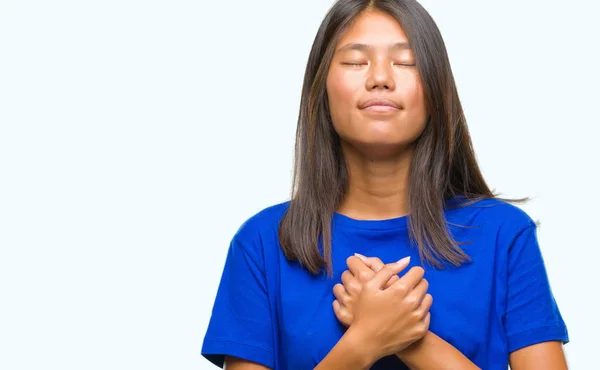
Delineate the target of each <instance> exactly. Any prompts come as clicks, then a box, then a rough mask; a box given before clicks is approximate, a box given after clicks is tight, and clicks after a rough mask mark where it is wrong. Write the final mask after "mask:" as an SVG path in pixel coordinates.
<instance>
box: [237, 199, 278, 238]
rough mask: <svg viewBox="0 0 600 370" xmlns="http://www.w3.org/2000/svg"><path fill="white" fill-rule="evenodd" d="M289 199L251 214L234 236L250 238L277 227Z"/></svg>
mask: <svg viewBox="0 0 600 370" xmlns="http://www.w3.org/2000/svg"><path fill="white" fill-rule="evenodd" d="M289 204H290V201H285V202H282V203H277V204H272V205H269V206H267V207H264V208H262V209H260V210H259V211H258V212H255V213H254V214H251V215H250V216H249V217H248V218H247V219H246V220H245V221H244V222H243V223H242V224H241V225H240V227H239V228H238V230H237V232H236V233H235V236H236V237H240V238H252V237H255V236H257V235H259V234H263V233H265V232H270V231H272V230H273V229H277V228H278V227H279V223H280V222H281V219H282V218H283V215H284V214H285V212H286V211H287V209H288V208H289Z"/></svg>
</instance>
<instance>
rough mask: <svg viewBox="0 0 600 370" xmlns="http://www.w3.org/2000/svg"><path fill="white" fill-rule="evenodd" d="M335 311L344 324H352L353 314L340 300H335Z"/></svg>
mask: <svg viewBox="0 0 600 370" xmlns="http://www.w3.org/2000/svg"><path fill="white" fill-rule="evenodd" d="M333 313H334V314H335V317H336V318H337V319H338V321H340V322H341V323H342V324H344V325H346V326H350V324H352V319H353V318H352V315H350V313H349V312H348V310H347V309H345V307H344V306H342V305H341V304H340V302H338V301H333Z"/></svg>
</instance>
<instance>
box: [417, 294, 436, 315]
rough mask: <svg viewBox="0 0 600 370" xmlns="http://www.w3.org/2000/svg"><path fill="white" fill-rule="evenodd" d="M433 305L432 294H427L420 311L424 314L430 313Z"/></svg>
mask: <svg viewBox="0 0 600 370" xmlns="http://www.w3.org/2000/svg"><path fill="white" fill-rule="evenodd" d="M432 304H433V297H432V296H431V294H425V297H423V302H421V306H420V307H419V309H420V310H423V311H424V312H429V310H430V309H431V305H432Z"/></svg>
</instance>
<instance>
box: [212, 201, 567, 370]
mask: <svg viewBox="0 0 600 370" xmlns="http://www.w3.org/2000/svg"><path fill="white" fill-rule="evenodd" d="M288 206H289V201H288V202H284V203H280V204H277V205H273V206H270V207H268V208H265V209H263V210H262V211H260V212H258V213H257V214H255V215H253V216H252V217H250V218H249V219H248V220H247V221H246V222H244V223H243V225H242V226H241V227H240V229H239V230H238V231H237V232H236V234H235V236H234V237H233V239H232V241H231V244H230V246H229V252H228V255H227V259H226V262H225V267H224V270H223V275H222V277H221V282H220V285H219V288H218V292H217V296H216V299H215V302H214V307H213V311H212V316H211V319H210V322H209V326H208V330H207V332H206V336H205V338H204V343H203V346H202V351H201V353H202V355H203V356H205V357H206V358H207V359H208V360H210V361H211V362H213V363H214V364H216V365H218V366H223V359H224V355H230V356H235V357H239V358H242V359H246V360H249V361H253V362H257V363H259V364H263V365H265V366H267V367H269V368H272V369H277V370H288V369H303V370H304V369H313V368H314V367H315V366H316V365H317V364H318V363H319V362H320V361H321V360H322V359H323V358H324V357H325V356H326V355H327V353H328V352H329V351H330V350H331V349H332V348H333V346H334V345H335V344H336V343H337V342H338V341H339V339H340V338H341V337H342V335H343V334H344V332H345V328H344V326H343V325H342V324H341V323H339V322H338V320H337V318H336V317H335V314H334V312H333V308H332V302H333V301H334V299H335V298H334V295H333V286H334V285H335V284H336V283H340V282H341V278H340V277H341V274H342V272H344V270H347V269H348V267H347V266H346V259H347V258H348V257H349V256H351V255H353V254H354V253H360V254H363V255H365V256H368V257H379V258H380V259H381V260H382V261H383V262H384V263H391V262H395V261H397V260H399V259H401V258H403V257H406V256H411V264H410V265H409V266H408V267H407V268H406V269H405V270H404V271H403V273H404V272H405V271H408V270H409V269H410V268H411V267H412V266H415V265H421V260H420V258H419V254H418V250H417V249H416V247H415V245H414V244H411V242H410V241H409V234H408V223H407V220H408V217H407V216H405V217H398V218H392V219H387V220H356V219H352V218H349V217H347V216H344V215H342V214H340V213H334V215H333V219H332V259H333V271H334V274H333V278H330V277H328V276H327V274H326V273H325V272H323V273H322V274H320V275H318V276H313V275H311V274H310V273H309V272H308V271H307V270H305V269H303V268H302V267H301V266H300V265H299V264H298V263H297V262H295V261H294V262H291V261H288V260H287V259H286V258H285V256H284V254H283V252H282V250H281V247H280V244H279V241H278V238H277V230H278V226H279V221H280V220H281V218H282V217H283V215H284V213H285V211H286V210H287V208H288ZM445 215H446V220H447V221H448V225H449V226H448V227H449V230H450V232H451V235H452V236H453V237H454V239H455V240H456V241H457V242H459V243H460V244H459V245H461V248H462V249H463V250H464V251H465V252H466V253H467V254H468V255H469V256H470V257H471V259H472V262H470V263H467V264H464V265H462V266H460V267H458V268H457V267H453V266H451V267H449V268H446V269H435V268H433V267H431V266H430V265H428V264H423V265H422V266H423V268H424V269H425V278H426V279H427V281H428V282H429V293H430V294H431V295H432V296H433V300H434V301H433V305H432V307H431V310H430V312H431V323H430V328H429V330H431V331H432V332H433V333H435V334H437V335H438V336H440V337H441V338H443V339H444V340H446V341H447V342H449V343H450V344H452V345H453V346H454V347H456V348H457V349H458V350H459V351H460V352H462V353H463V354H464V355H465V356H467V357H468V358H469V359H470V360H471V361H473V362H474V363H475V364H476V365H477V366H479V367H480V368H483V369H507V367H508V355H509V353H510V352H512V351H515V350H517V349H519V348H522V347H525V346H528V345H532V344H535V343H539V342H544V341H549V340H559V341H562V342H563V343H567V342H568V340H569V339H568V334H567V329H566V326H565V323H564V321H563V319H562V317H561V314H560V312H559V310H558V307H557V305H556V303H555V300H554V297H553V295H552V292H551V289H550V285H549V282H548V276H547V273H546V269H545V267H544V262H543V259H542V255H541V252H540V247H539V245H538V241H537V237H536V225H535V223H534V222H533V221H532V220H531V218H530V217H529V216H528V215H527V214H526V213H525V212H524V211H522V210H521V209H520V208H518V207H516V206H514V205H511V204H509V203H506V202H504V201H501V200H495V199H487V200H483V201H479V202H477V203H475V204H473V205H469V206H466V207H463V208H457V209H446V210H445ZM457 225H462V226H463V227H460V226H457ZM464 226H467V227H464ZM461 242H468V243H466V244H462V243H461ZM403 273H401V274H400V276H401V275H402V274H403ZM372 369H407V367H405V365H404V364H403V363H402V362H401V361H400V360H399V359H398V358H397V357H396V356H389V357H385V358H382V359H381V360H379V361H378V362H377V363H375V365H374V366H373V367H372Z"/></svg>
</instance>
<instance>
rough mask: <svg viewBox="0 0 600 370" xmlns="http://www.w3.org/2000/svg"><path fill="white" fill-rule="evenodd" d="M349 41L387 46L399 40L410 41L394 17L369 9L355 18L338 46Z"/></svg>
mask: <svg viewBox="0 0 600 370" xmlns="http://www.w3.org/2000/svg"><path fill="white" fill-rule="evenodd" d="M348 42H357V43H363V44H369V45H373V46H375V47H377V46H385V47H387V46H388V45H390V44H395V43H398V42H408V37H407V36H406V33H405V32H404V29H403V28H402V26H401V25H400V23H398V21H397V20H396V19H395V18H394V17H392V16H391V15H389V14H387V13H383V12H381V11H377V10H369V11H365V12H363V13H361V14H360V15H358V16H357V17H356V19H354V21H353V22H352V24H351V25H350V27H348V29H347V30H346V31H345V32H344V33H343V34H342V36H341V38H340V40H339V41H338V47H339V46H341V45H344V44H346V43H348Z"/></svg>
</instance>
